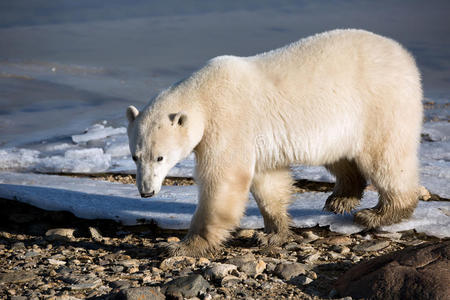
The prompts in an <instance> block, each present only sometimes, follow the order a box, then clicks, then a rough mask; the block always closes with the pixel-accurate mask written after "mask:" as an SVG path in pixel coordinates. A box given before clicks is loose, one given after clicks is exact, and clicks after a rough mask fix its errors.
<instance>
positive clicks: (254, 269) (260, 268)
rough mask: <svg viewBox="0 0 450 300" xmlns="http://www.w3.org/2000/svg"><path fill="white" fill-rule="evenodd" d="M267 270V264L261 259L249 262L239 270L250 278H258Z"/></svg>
mask: <svg viewBox="0 0 450 300" xmlns="http://www.w3.org/2000/svg"><path fill="white" fill-rule="evenodd" d="M265 269H266V263H265V262H264V261H262V260H260V259H258V260H256V261H249V262H246V263H245V264H243V265H242V266H241V267H240V268H239V270H240V271H242V272H244V273H245V274H246V275H248V276H253V277H256V276H257V275H259V274H261V273H262V272H264V270H265Z"/></svg>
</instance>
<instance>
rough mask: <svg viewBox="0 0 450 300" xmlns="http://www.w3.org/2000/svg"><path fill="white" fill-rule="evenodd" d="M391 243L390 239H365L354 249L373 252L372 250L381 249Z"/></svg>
mask: <svg viewBox="0 0 450 300" xmlns="http://www.w3.org/2000/svg"><path fill="white" fill-rule="evenodd" d="M389 245H390V242H389V241H377V240H372V241H365V242H362V243H361V244H359V245H356V246H355V247H353V250H354V251H356V252H360V253H361V252H372V251H379V250H381V249H384V248H386V247H387V246H389Z"/></svg>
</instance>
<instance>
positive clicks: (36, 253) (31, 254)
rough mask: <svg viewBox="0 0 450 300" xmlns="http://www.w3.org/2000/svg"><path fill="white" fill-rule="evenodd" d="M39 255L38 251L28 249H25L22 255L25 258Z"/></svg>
mask: <svg viewBox="0 0 450 300" xmlns="http://www.w3.org/2000/svg"><path fill="white" fill-rule="evenodd" d="M40 255H41V254H40V253H38V252H35V251H32V250H30V251H27V253H25V255H24V257H25V258H33V257H36V256H40Z"/></svg>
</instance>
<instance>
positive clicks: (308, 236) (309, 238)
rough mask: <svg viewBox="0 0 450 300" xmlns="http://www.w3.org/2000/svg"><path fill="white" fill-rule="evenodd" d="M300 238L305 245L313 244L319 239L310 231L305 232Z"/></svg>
mask: <svg viewBox="0 0 450 300" xmlns="http://www.w3.org/2000/svg"><path fill="white" fill-rule="evenodd" d="M302 237H303V238H304V240H303V241H304V242H305V243H311V242H314V241H316V240H318V239H320V236H318V235H316V234H315V233H314V232H312V231H305V232H303V233H302Z"/></svg>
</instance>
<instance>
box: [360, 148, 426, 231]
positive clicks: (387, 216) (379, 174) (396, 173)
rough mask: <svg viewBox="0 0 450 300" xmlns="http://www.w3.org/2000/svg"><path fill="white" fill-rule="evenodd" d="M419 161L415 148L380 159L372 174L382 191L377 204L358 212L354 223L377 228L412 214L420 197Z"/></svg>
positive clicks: (374, 182)
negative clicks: (408, 151) (387, 158)
mask: <svg viewBox="0 0 450 300" xmlns="http://www.w3.org/2000/svg"><path fill="white" fill-rule="evenodd" d="M417 165H418V162H417V157H416V155H415V152H413V151H411V153H410V154H405V153H403V155H401V154H399V155H398V156H396V157H395V158H394V159H391V160H390V161H384V162H380V163H378V164H377V165H376V168H375V170H373V172H372V174H371V175H370V177H371V178H370V179H371V181H372V183H373V185H375V187H376V188H377V190H378V193H379V200H378V204H377V205H376V206H375V207H374V208H370V209H363V210H361V211H359V212H357V213H356V214H355V218H354V221H355V223H358V224H361V225H363V226H365V227H367V228H377V227H380V226H386V225H391V224H394V223H398V222H400V221H402V220H403V219H408V218H409V217H411V215H412V214H413V212H414V209H415V208H416V206H417V202H418V198H419V184H418V168H417Z"/></svg>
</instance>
